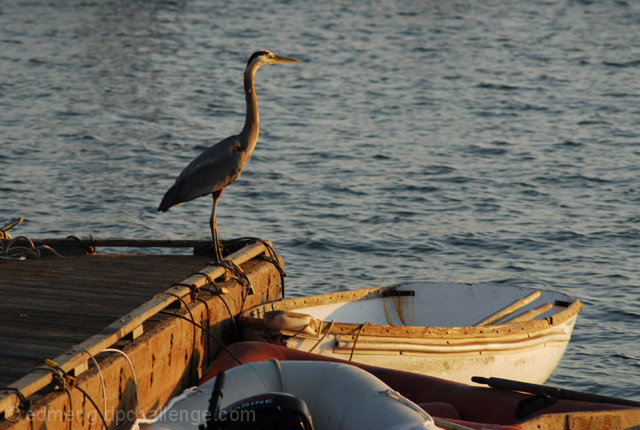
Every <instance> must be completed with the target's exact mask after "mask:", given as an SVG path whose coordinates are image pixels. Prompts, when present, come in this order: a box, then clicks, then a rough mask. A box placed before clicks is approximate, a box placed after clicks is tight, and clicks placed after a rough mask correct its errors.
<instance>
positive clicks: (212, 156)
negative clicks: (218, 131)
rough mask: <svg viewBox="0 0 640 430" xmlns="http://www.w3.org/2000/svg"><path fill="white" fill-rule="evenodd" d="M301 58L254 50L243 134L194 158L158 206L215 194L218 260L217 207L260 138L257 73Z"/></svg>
mask: <svg viewBox="0 0 640 430" xmlns="http://www.w3.org/2000/svg"><path fill="white" fill-rule="evenodd" d="M297 61H298V60H296V59H293V58H287V57H280V56H277V55H275V54H273V53H271V52H269V51H266V50H260V51H256V52H254V53H253V54H252V55H251V57H250V58H249V61H248V62H247V67H246V69H245V71H244V90H245V98H246V103H247V115H246V118H245V124H244V127H243V128H242V131H241V132H240V134H238V135H235V136H230V137H227V138H226V139H224V140H222V141H220V142H218V143H216V144H215V145H213V146H211V147H210V148H207V149H206V150H204V151H203V152H202V153H201V154H200V155H198V156H197V157H196V158H194V159H193V161H191V162H190V163H189V164H188V165H187V167H185V168H184V170H183V171H182V172H181V173H180V175H179V176H178V178H177V179H176V182H175V183H174V184H173V186H171V188H169V190H168V191H167V192H166V194H165V195H164V197H163V198H162V202H161V203H160V206H159V207H158V210H159V211H163V212H165V211H167V210H168V209H169V208H170V207H172V206H177V205H180V204H182V203H185V202H188V201H190V200H193V199H195V198H198V197H202V196H205V195H207V194H211V195H212V196H213V210H212V212H211V218H210V220H209V225H210V228H211V237H212V240H213V248H214V256H215V260H216V262H218V263H219V262H221V261H222V253H221V250H220V241H219V240H218V232H217V226H216V207H217V203H218V199H219V198H220V195H221V194H222V191H223V190H224V188H225V187H227V186H228V185H230V184H231V183H232V182H233V181H235V180H236V179H238V177H239V176H240V174H241V173H242V170H243V169H244V166H245V164H246V163H247V161H249V158H251V153H252V152H253V149H254V148H255V146H256V143H257V141H258V134H259V131H260V120H259V115H258V102H257V98H256V93H255V86H254V81H255V74H256V71H257V70H258V68H259V67H260V66H264V65H267V64H277V63H292V62H297Z"/></svg>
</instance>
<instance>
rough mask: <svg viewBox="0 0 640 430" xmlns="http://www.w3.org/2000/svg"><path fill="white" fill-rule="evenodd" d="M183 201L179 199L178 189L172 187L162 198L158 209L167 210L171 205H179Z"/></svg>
mask: <svg viewBox="0 0 640 430" xmlns="http://www.w3.org/2000/svg"><path fill="white" fill-rule="evenodd" d="M181 203H183V202H180V201H179V200H178V191H177V190H176V187H175V186H174V187H171V188H169V190H168V191H167V192H166V193H165V195H164V197H163V198H162V201H161V202H160V206H158V211H162V212H166V211H168V210H169V208H170V207H172V206H176V205H179V204H181Z"/></svg>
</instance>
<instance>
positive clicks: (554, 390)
mask: <svg viewBox="0 0 640 430" xmlns="http://www.w3.org/2000/svg"><path fill="white" fill-rule="evenodd" d="M471 380H472V381H473V382H475V383H477V384H487V385H488V386H490V387H492V388H499V389H502V390H511V391H520V392H523V393H530V394H544V395H545V396H551V397H556V398H558V399H567V400H578V401H582V402H595V403H612V404H615V405H624V406H635V407H636V408H637V407H640V402H636V401H635V400H628V399H620V398H617V397H609V396H602V395H600V394H591V393H584V392H582V391H573V390H566V389H564V388H558V387H550V386H548V385H539V384H530V383H528V382H520V381H513V380H511V379H502V378H482V377H480V376H474V377H472V378H471Z"/></svg>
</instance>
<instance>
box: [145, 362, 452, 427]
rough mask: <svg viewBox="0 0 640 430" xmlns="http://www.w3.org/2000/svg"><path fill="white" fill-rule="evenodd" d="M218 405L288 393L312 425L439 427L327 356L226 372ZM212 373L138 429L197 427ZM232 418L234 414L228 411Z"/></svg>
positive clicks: (376, 381) (202, 418)
mask: <svg viewBox="0 0 640 430" xmlns="http://www.w3.org/2000/svg"><path fill="white" fill-rule="evenodd" d="M225 376H226V382H225V386H224V395H223V397H222V400H221V403H220V405H221V408H222V409H224V408H226V407H227V406H229V405H231V404H233V403H236V402H238V401H240V400H242V399H246V398H248V397H251V396H255V395H256V394H261V393H268V392H271V393H274V392H279V393H289V394H291V395H293V396H295V397H297V398H299V399H301V400H303V401H304V402H305V403H306V404H307V406H308V408H309V411H310V412H311V417H312V420H313V427H314V429H315V430H362V429H370V430H375V429H380V430H422V429H429V430H435V429H438V428H439V427H437V426H436V425H435V424H434V422H433V419H432V418H431V417H430V416H429V415H428V414H427V413H426V412H424V410H422V409H421V408H420V407H419V406H417V405H416V404H415V403H413V402H411V401H410V400H408V399H406V398H405V397H403V396H402V395H401V394H399V393H398V392H396V391H394V390H392V389H391V388H390V387H389V386H388V385H387V384H385V383H384V382H382V381H381V380H379V379H378V378H376V377H375V376H373V375H371V374H370V373H368V372H366V371H364V370H362V369H359V368H357V367H354V366H351V365H348V364H342V363H331V362H313V361H284V362H279V361H277V360H275V359H273V360H270V361H265V362H258V363H249V364H244V365H242V366H238V367H235V368H233V369H230V370H228V371H227V372H225ZM214 384H215V378H214V379H211V380H209V381H207V382H205V383H204V384H203V385H201V386H200V387H199V388H198V389H190V390H188V391H187V392H185V393H184V394H183V395H182V396H181V400H178V401H177V402H175V403H174V404H173V406H172V407H171V408H170V409H167V410H164V411H162V412H161V413H160V414H159V415H158V419H157V421H156V422H155V423H153V424H146V425H145V424H143V425H141V426H140V427H141V428H142V429H143V430H197V429H198V426H199V425H201V424H205V422H206V419H207V411H208V407H209V399H210V398H211V393H212V391H213V387H214ZM230 418H233V417H230Z"/></svg>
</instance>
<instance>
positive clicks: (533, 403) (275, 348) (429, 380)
mask: <svg viewBox="0 0 640 430" xmlns="http://www.w3.org/2000/svg"><path fill="white" fill-rule="evenodd" d="M229 351H230V352H229ZM229 351H222V352H221V353H220V355H219V356H218V358H217V360H216V363H215V364H214V366H213V367H212V368H211V369H210V370H209V372H207V375H206V376H205V377H204V378H203V380H202V381H201V382H204V381H206V380H209V379H211V378H213V377H215V376H216V375H217V374H218V372H220V371H224V370H228V369H231V368H233V367H236V366H239V365H240V364H241V363H242V364H244V363H251V362H258V361H267V360H269V359H271V358H275V359H277V360H281V361H286V360H310V361H335V362H345V361H343V360H338V359H332V358H328V357H325V356H321V355H317V354H312V353H308V352H303V351H298V350H294V349H290V348H286V347H283V346H279V345H274V344H269V343H263V342H238V343H235V344H233V345H231V346H229ZM234 357H235V358H234ZM236 358H237V359H239V360H240V362H241V363H239V362H238V360H236ZM350 364H352V365H354V366H357V367H360V368H362V369H364V370H366V371H368V372H370V373H371V374H373V375H375V376H376V377H378V378H379V379H380V380H382V381H383V382H385V383H386V384H387V385H389V386H390V387H391V388H393V389H394V390H396V391H398V392H400V393H402V395H404V396H405V397H407V398H409V399H411V400H412V401H413V402H415V403H417V404H419V405H420V406H422V407H423V408H424V409H425V410H426V411H427V412H428V413H429V414H430V415H432V416H434V417H438V418H444V419H446V420H449V421H453V422H456V423H459V424H462V425H465V426H467V427H471V428H492V429H500V430H506V429H513V430H515V429H521V427H520V426H519V425H518V423H522V422H524V421H527V420H530V419H531V418H533V417H536V416H539V415H545V414H554V413H568V412H581V411H582V412H584V411H590V412H595V411H612V410H619V409H628V407H626V406H620V405H614V404H608V403H593V402H584V401H575V400H565V399H557V400H555V402H554V403H553V404H548V405H547V404H546V403H545V402H544V400H543V399H542V398H538V399H535V398H534V396H532V395H529V394H523V393H516V392H513V391H506V390H498V389H493V388H488V387H477V386H470V385H465V384H460V383H457V382H451V381H447V380H444V379H440V378H436V377H430V376H424V375H420V374H415V373H410V372H404V371H400V370H393V369H385V368H381V367H374V366H368V365H364V364H359V363H354V362H351V363H350ZM523 402H524V403H523ZM523 404H524V405H526V404H529V408H530V409H531V412H530V413H528V414H527V415H526V416H522V415H520V416H519V417H518V418H516V416H515V415H516V412H517V411H520V412H521V413H525V414H526V413H527V411H523V409H522V406H523Z"/></svg>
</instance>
